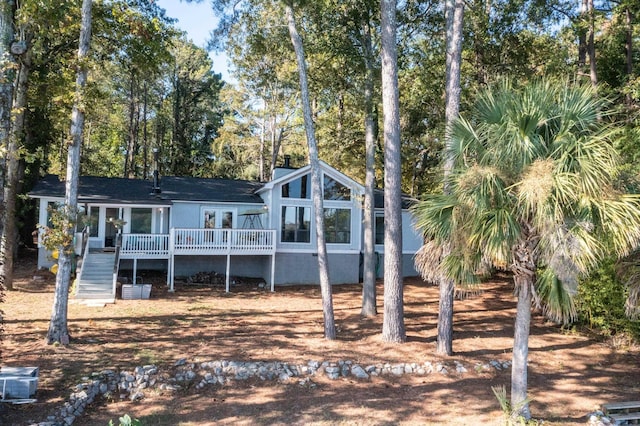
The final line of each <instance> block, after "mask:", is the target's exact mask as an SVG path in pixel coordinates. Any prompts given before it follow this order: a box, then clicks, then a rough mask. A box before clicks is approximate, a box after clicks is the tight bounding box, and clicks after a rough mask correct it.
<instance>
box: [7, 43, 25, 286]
mask: <svg viewBox="0 0 640 426" xmlns="http://www.w3.org/2000/svg"><path fill="white" fill-rule="evenodd" d="M26 41H27V42H28V44H30V40H26ZM30 71H31V48H30V46H29V48H28V50H27V51H25V52H24V53H23V54H22V57H21V58H20V61H19V67H18V76H17V82H16V83H17V84H16V86H15V89H16V93H15V98H14V101H13V111H14V112H13V126H12V128H11V131H10V132H9V144H8V145H7V166H6V167H7V168H6V170H7V176H6V181H5V188H4V199H5V215H6V216H5V223H4V227H3V231H2V256H3V260H4V265H3V266H4V270H3V273H4V285H5V287H6V288H7V289H8V290H12V289H13V263H14V262H13V258H14V253H15V251H16V248H17V247H18V226H17V220H16V214H17V210H16V202H17V199H18V185H19V183H20V175H21V173H20V154H19V152H20V145H21V144H22V141H23V140H24V127H25V111H26V108H27V83H28V81H29V72H30Z"/></svg>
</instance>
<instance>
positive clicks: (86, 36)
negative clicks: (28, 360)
mask: <svg viewBox="0 0 640 426" xmlns="http://www.w3.org/2000/svg"><path fill="white" fill-rule="evenodd" d="M91 4H92V0H83V1H82V25H81V27H80V44H79V47H78V72H77V76H76V93H75V100H74V103H73V111H72V112H71V144H70V145H69V149H68V154H67V176H66V183H65V197H64V204H65V214H66V217H67V218H69V219H70V223H69V226H67V227H65V232H67V233H68V234H69V235H70V236H73V232H74V230H75V218H76V216H77V210H78V180H79V176H78V175H79V170H80V146H81V145H82V131H83V127H84V99H83V98H84V87H85V85H86V83H87V66H86V64H85V61H86V57H87V56H88V54H89V43H90V40H91ZM71 241H73V239H72V238H71ZM58 253H59V256H58V273H57V275H56V289H55V292H54V296H53V312H52V314H51V322H50V323H49V331H48V332H47V343H49V344H51V343H54V342H59V343H62V344H63V345H66V344H68V343H69V339H70V336H69V330H68V328H67V311H68V309H67V308H68V302H69V281H70V280H71V263H72V258H73V256H75V254H74V252H73V242H71V244H69V246H67V247H59V249H58Z"/></svg>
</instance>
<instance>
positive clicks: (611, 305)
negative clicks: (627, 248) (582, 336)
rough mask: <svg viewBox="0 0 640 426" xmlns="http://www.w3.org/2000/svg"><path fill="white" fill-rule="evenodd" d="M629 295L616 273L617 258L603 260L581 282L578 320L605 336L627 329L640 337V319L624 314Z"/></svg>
mask: <svg viewBox="0 0 640 426" xmlns="http://www.w3.org/2000/svg"><path fill="white" fill-rule="evenodd" d="M627 296H628V289H627V287H626V285H625V284H624V283H623V282H622V281H621V280H620V279H619V278H618V276H617V275H616V262H615V260H614V259H607V260H605V261H603V262H602V263H601V265H600V267H599V268H598V269H596V270H594V271H593V272H592V273H591V274H590V275H589V276H588V277H586V278H585V279H583V280H582V281H581V283H580V285H579V286H578V294H577V297H576V307H577V309H578V323H579V324H581V325H584V326H587V327H589V328H591V329H593V330H594V331H597V332H599V333H601V334H603V335H604V336H613V335H616V334H619V333H625V334H629V335H630V336H631V337H632V338H633V339H634V340H640V322H639V321H633V320H631V319H629V318H628V317H627V316H626V315H625V301H626V299H627Z"/></svg>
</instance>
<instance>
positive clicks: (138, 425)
mask: <svg viewBox="0 0 640 426" xmlns="http://www.w3.org/2000/svg"><path fill="white" fill-rule="evenodd" d="M118 422H119V423H118V426H142V422H141V421H140V420H138V419H132V418H131V417H130V416H129V415H128V414H125V415H124V416H122V417H120V418H119V419H118ZM115 425H116V424H115V423H113V420H109V426H115Z"/></svg>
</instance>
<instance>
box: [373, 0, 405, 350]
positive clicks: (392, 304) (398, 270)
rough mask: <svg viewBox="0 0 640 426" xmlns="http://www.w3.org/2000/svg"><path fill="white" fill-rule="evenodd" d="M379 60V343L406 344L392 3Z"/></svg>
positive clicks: (385, 1)
mask: <svg viewBox="0 0 640 426" xmlns="http://www.w3.org/2000/svg"><path fill="white" fill-rule="evenodd" d="M380 13H381V31H382V37H381V41H382V43H381V52H380V53H381V54H380V56H381V59H382V108H383V117H384V118H383V122H384V318H383V321H382V339H383V340H384V341H386V342H404V341H406V340H407V335H406V330H405V327H404V300H403V299H404V294H403V284H404V283H403V280H402V197H401V184H402V176H401V173H402V170H401V163H400V102H399V94H398V55H397V50H396V49H397V48H396V2H395V1H392V0H382V1H381V3H380Z"/></svg>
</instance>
